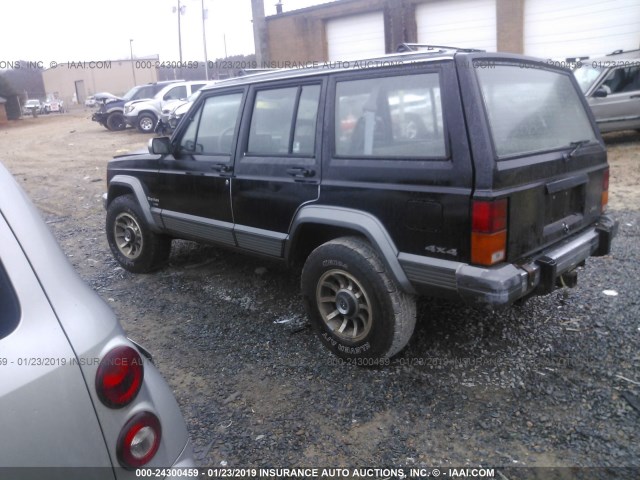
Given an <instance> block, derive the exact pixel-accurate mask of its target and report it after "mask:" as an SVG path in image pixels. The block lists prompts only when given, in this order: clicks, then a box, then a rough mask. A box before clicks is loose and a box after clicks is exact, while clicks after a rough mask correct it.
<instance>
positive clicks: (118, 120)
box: [106, 112, 127, 132]
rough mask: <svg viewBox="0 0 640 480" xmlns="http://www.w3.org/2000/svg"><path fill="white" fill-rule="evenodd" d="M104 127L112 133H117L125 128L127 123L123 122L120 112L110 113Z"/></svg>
mask: <svg viewBox="0 0 640 480" xmlns="http://www.w3.org/2000/svg"><path fill="white" fill-rule="evenodd" d="M106 127H107V128H108V129H109V130H111V131H112V132H117V131H120V130H124V129H125V128H127V122H125V120H124V115H123V114H122V113H120V112H111V113H110V114H109V116H108V117H107V121H106Z"/></svg>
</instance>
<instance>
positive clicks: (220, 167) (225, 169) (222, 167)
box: [211, 163, 233, 173]
mask: <svg viewBox="0 0 640 480" xmlns="http://www.w3.org/2000/svg"><path fill="white" fill-rule="evenodd" d="M211 168H212V169H213V170H216V171H218V172H220V173H229V172H230V171H231V170H233V168H232V167H231V165H229V164H226V163H216V164H215V165H214V166H213V167H211Z"/></svg>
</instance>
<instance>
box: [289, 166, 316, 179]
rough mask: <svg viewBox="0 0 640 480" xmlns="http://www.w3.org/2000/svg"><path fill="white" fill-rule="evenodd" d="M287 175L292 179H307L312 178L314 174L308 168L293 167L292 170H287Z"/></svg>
mask: <svg viewBox="0 0 640 480" xmlns="http://www.w3.org/2000/svg"><path fill="white" fill-rule="evenodd" d="M287 174H289V175H291V176H292V177H298V178H307V177H313V176H314V175H315V174H316V172H315V171H314V170H310V169H308V168H303V167H293V168H287Z"/></svg>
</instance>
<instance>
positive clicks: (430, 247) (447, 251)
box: [424, 245, 458, 257]
mask: <svg viewBox="0 0 640 480" xmlns="http://www.w3.org/2000/svg"><path fill="white" fill-rule="evenodd" d="M424 249H425V251H427V252H431V253H441V254H444V255H453V256H454V257H457V256H458V249H457V248H449V249H447V248H446V247H438V246H436V245H427V246H426V247H424Z"/></svg>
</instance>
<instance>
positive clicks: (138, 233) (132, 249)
mask: <svg viewBox="0 0 640 480" xmlns="http://www.w3.org/2000/svg"><path fill="white" fill-rule="evenodd" d="M106 230H107V241H108V242H109V247H110V248H111V252H112V253H113V256H114V257H115V258H116V260H117V261H118V263H119V264H120V265H122V267H123V268H124V269H125V270H128V271H130V272H134V273H146V272H150V271H153V270H156V269H157V268H159V267H160V266H161V265H162V264H163V263H164V262H165V261H166V259H167V258H168V257H169V254H170V253H171V238H170V237H167V236H165V235H159V234H157V233H154V232H152V231H151V229H150V228H149V225H148V224H147V222H146V221H145V220H144V216H143V215H142V211H141V209H140V206H139V205H138V202H137V201H136V199H135V197H134V196H133V195H122V196H120V197H117V198H115V199H114V200H113V201H112V202H111V203H110V204H109V207H108V209H107V222H106Z"/></svg>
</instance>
